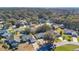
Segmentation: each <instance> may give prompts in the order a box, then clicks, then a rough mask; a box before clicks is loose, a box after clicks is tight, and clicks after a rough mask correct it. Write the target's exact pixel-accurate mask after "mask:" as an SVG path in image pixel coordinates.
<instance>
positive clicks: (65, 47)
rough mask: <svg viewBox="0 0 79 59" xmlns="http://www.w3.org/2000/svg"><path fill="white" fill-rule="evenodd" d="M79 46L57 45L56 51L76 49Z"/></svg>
mask: <svg viewBox="0 0 79 59" xmlns="http://www.w3.org/2000/svg"><path fill="white" fill-rule="evenodd" d="M76 48H79V46H77V45H69V44H68V45H63V46H59V47H56V49H55V51H73V50H74V49H76Z"/></svg>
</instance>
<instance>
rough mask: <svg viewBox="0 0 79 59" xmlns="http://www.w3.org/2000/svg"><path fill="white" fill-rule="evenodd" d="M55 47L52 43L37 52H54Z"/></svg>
mask: <svg viewBox="0 0 79 59" xmlns="http://www.w3.org/2000/svg"><path fill="white" fill-rule="evenodd" d="M55 47H56V46H55V45H54V44H51V43H45V44H43V45H42V46H41V47H40V48H39V49H37V51H53V50H54V49H55Z"/></svg>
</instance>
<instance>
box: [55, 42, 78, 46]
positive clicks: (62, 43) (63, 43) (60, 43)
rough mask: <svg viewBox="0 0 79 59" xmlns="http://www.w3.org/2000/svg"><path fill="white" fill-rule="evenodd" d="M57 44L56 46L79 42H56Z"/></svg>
mask: <svg viewBox="0 0 79 59" xmlns="http://www.w3.org/2000/svg"><path fill="white" fill-rule="evenodd" d="M55 44H56V47H58V46H63V45H66V44H73V45H78V46H79V42H59V43H55Z"/></svg>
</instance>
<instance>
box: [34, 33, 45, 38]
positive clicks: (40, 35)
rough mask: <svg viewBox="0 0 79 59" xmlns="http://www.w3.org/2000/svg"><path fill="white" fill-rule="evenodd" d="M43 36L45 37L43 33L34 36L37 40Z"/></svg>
mask: <svg viewBox="0 0 79 59" xmlns="http://www.w3.org/2000/svg"><path fill="white" fill-rule="evenodd" d="M44 36H45V33H38V34H35V37H36V38H37V39H43V38H44Z"/></svg>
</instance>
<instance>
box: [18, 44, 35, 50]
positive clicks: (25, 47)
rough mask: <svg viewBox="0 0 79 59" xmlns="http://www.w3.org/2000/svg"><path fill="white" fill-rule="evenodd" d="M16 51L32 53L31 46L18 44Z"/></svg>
mask: <svg viewBox="0 0 79 59" xmlns="http://www.w3.org/2000/svg"><path fill="white" fill-rule="evenodd" d="M17 51H34V49H33V46H32V45H28V44H20V45H19V46H18V50H17Z"/></svg>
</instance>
